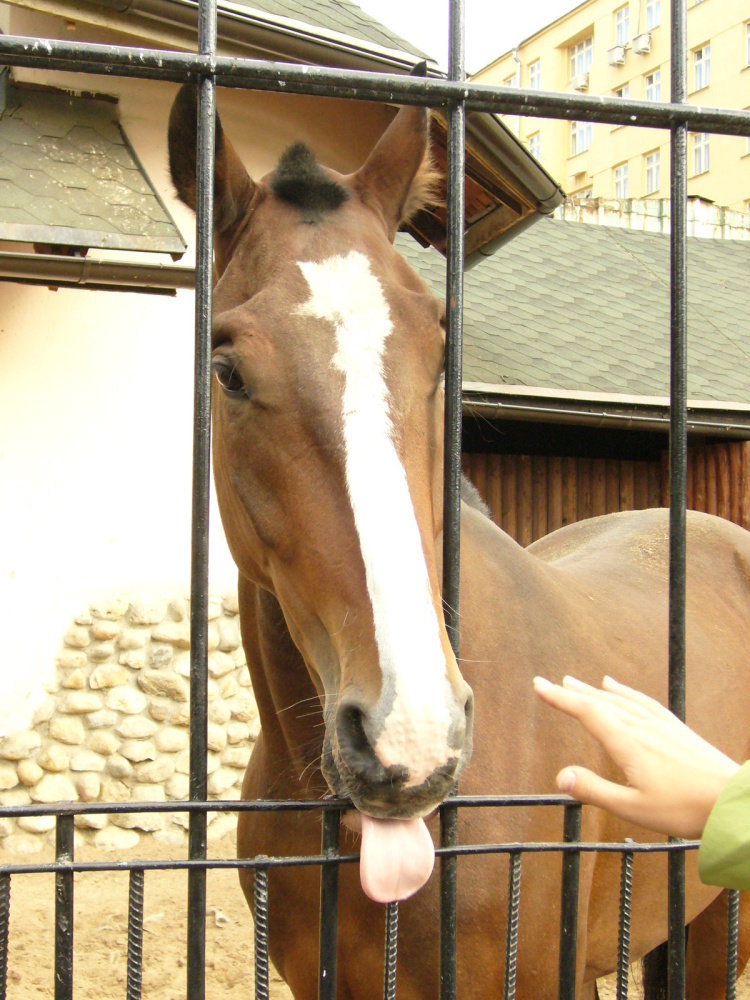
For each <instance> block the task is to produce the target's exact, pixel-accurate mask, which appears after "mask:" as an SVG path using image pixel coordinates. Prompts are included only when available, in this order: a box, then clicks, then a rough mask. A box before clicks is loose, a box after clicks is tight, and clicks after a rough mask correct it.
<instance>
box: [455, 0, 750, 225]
mask: <svg viewBox="0 0 750 1000" xmlns="http://www.w3.org/2000/svg"><path fill="white" fill-rule="evenodd" d="M688 2H689V7H688V11H687V42H688V65H687V100H688V102H689V103H691V104H696V105H702V106H703V107H712V106H713V107H724V108H737V109H749V108H750V5H748V0H703V2H700V0H699V2H693V0H688ZM669 45H670V4H669V0H631V2H630V3H624V4H623V3H621V2H618V0H586V2H585V3H582V4H580V5H579V6H578V7H576V8H575V9H574V10H572V11H570V13H568V14H565V15H564V16H562V17H560V18H558V19H557V20H556V21H553V22H552V23H551V24H548V25H546V26H545V27H544V28H541V29H540V30H539V31H538V32H537V33H536V34H534V35H532V36H531V37H530V38H527V39H525V40H524V41H523V42H521V43H520V44H519V45H518V47H517V48H516V49H512V50H511V51H510V52H506V53H505V55H502V56H500V57H499V58H498V59H496V60H495V61H494V62H492V63H490V64H489V65H488V66H486V67H485V68H484V69H482V70H480V71H479V72H478V73H477V74H475V76H474V77H473V79H474V81H475V82H477V83H493V84H495V85H506V86H516V87H526V88H532V89H538V90H546V91H563V92H564V91H569V92H570V93H589V94H597V95H604V96H616V97H629V98H631V99H633V100H653V101H668V100H669V99H670V58H669ZM506 123H507V124H509V125H510V126H511V127H512V128H514V129H515V130H516V132H517V133H518V135H519V136H520V138H521V139H522V140H523V141H524V142H525V143H526V144H527V145H528V147H529V149H530V151H531V152H532V153H533V154H534V156H536V158H537V159H538V160H540V162H541V163H542V164H543V165H544V167H545V168H546V169H547V170H548V171H549V172H550V173H551V174H552V176H553V177H555V178H556V179H557V180H558V181H559V182H560V184H561V185H562V187H563V188H564V189H565V191H566V192H567V193H568V194H569V195H576V196H586V195H591V196H592V197H601V198H646V197H652V198H665V197H669V135H668V133H666V132H664V131H662V130H659V129H643V128H632V127H627V126H612V125H605V124H592V123H581V122H568V121H553V120H550V119H538V118H523V117H516V116H507V117H506ZM688 195H689V196H697V197H701V198H704V199H706V200H709V201H713V202H715V203H717V204H719V205H722V206H726V207H728V208H731V209H734V210H739V211H745V212H748V211H750V138H745V137H737V136H723V135H708V134H692V133H691V134H690V135H689V137H688Z"/></svg>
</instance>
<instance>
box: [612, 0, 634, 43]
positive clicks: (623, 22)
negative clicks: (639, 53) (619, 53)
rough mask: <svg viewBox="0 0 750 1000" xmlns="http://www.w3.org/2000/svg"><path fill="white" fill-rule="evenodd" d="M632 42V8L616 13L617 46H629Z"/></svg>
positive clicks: (621, 9)
mask: <svg viewBox="0 0 750 1000" xmlns="http://www.w3.org/2000/svg"><path fill="white" fill-rule="evenodd" d="M629 40H630V8H629V7H627V6H626V7H620V9H619V10H616V11H615V45H627V43H628V41H629Z"/></svg>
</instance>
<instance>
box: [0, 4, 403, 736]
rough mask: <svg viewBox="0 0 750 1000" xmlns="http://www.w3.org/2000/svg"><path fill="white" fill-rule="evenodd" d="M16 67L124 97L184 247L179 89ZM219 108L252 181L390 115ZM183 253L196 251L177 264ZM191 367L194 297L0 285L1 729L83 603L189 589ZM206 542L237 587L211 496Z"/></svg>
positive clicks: (367, 142)
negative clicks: (176, 176)
mask: <svg viewBox="0 0 750 1000" xmlns="http://www.w3.org/2000/svg"><path fill="white" fill-rule="evenodd" d="M0 13H2V15H3V17H4V18H5V23H6V24H7V30H8V31H10V32H12V33H14V34H26V35H35V36H41V37H45V36H46V37H55V36H56V37H66V38H70V37H71V36H73V37H78V38H80V39H81V40H87V41H111V42H119V43H126V42H130V43H134V42H135V40H134V39H126V38H124V37H122V36H116V35H114V34H113V33H108V32H106V31H105V30H104V29H102V28H86V29H85V30H84V29H83V28H82V27H81V26H80V25H72V26H71V25H70V24H69V23H68V24H66V23H65V22H64V21H63V20H62V19H61V18H54V17H47V16H43V15H39V14H34V13H32V12H28V11H23V10H20V9H18V8H5V9H4V10H3V11H0ZM138 43H139V44H149V42H148V40H143V39H141V40H138ZM14 75H15V77H16V79H18V80H30V81H35V82H38V83H45V84H50V85H53V86H57V87H69V88H70V89H73V90H78V91H89V92H99V93H105V94H115V95H117V96H118V97H119V99H120V114H121V121H122V124H123V126H124V128H125V130H126V132H127V135H128V138H129V140H130V142H131V144H132V145H133V147H134V148H135V150H136V152H137V154H138V156H139V158H140V159H141V162H142V163H143V164H144V166H145V168H146V171H147V172H148V174H149V176H150V177H151V179H152V181H153V182H154V184H155V185H156V187H157V189H158V190H159V193H160V195H161V196H162V198H163V199H164V200H165V202H166V203H167V205H168V207H169V209H170V211H171V212H172V214H173V216H174V218H175V220H176V221H177V223H178V226H179V227H180V229H181V231H182V233H183V235H184V236H185V238H186V240H187V241H188V242H189V243H190V244H193V243H194V235H193V219H192V215H191V213H190V212H189V211H188V210H187V209H185V208H184V207H183V206H182V205H180V204H179V203H178V202H177V201H176V200H175V198H174V197H173V195H172V187H171V183H170V181H169V178H168V171H167V154H166V123H167V118H168V114H169V107H170V105H171V101H172V98H173V96H174V93H175V91H176V86H175V85H172V84H162V83H150V82H139V81H136V80H125V79H117V78H115V77H103V76H102V77H99V76H91V75H86V76H76V75H74V74H68V73H42V72H37V71H29V70H18V71H16V72H15V73H14ZM219 107H220V110H221V112H222V120H223V123H224V127H225V129H226V131H227V133H228V134H229V135H230V136H231V137H232V139H233V141H234V143H235V145H236V146H237V147H238V149H239V151H240V153H241V154H242V155H243V156H244V157H245V159H246V162H247V164H248V167H249V169H250V170H251V172H253V173H255V174H256V176H258V175H260V174H262V173H265V172H266V171H267V170H269V169H271V168H272V166H273V164H274V163H275V161H276V159H277V157H278V155H279V153H280V152H281V150H282V149H283V148H284V147H285V146H286V145H287V144H288V143H289V142H291V141H294V140H296V139H303V140H306V141H308V142H309V143H310V145H311V146H312V147H313V148H314V150H315V151H316V153H317V154H318V155H319V156H320V158H321V159H322V160H324V161H325V162H327V163H329V164H330V165H331V166H334V167H336V168H338V169H340V170H349V169H352V168H354V167H355V166H356V165H358V163H359V162H361V160H362V159H363V158H364V157H365V155H366V153H367V151H368V150H369V148H370V147H371V145H372V143H373V140H374V137H375V136H377V134H379V132H380V130H381V128H382V127H384V126H385V123H386V121H387V117H386V112H385V111H384V109H383V108H380V107H375V106H370V105H363V104H348V103H346V102H342V101H325V100H322V99H309V98H298V97H289V96H285V95H279V94H251V93H248V92H244V91H231V92H227V91H223V92H221V93H220V96H219ZM3 248H4V249H29V248H21V247H13V248H10V247H8V246H7V245H5V247H3ZM91 256H105V254H104V252H102V251H91ZM136 256H137V257H138V259H139V260H144V261H145V260H148V259H151V260H159V261H162V262H163V261H165V260H166V259H167V258H164V257H163V256H151V257H150V258H149V257H148V256H147V255H136ZM193 259H194V256H193V252H192V247H191V250H190V251H189V252H188V254H187V255H186V256H185V258H184V259H183V261H182V263H186V264H187V263H192V261H193ZM192 365H193V295H192V293H191V292H179V293H178V294H177V296H176V297H164V296H152V295H141V294H135V293H120V292H91V291H88V290H83V289H81V290H66V289H60V290H58V291H51V290H49V289H47V288H38V287H32V286H26V285H20V284H13V283H0V524H1V525H2V544H1V545H0V551H1V552H2V558H1V559H0V609H2V610H1V613H0V618H1V619H2V627H1V628H0V736H1V735H3V734H5V733H8V732H11V731H13V730H15V729H18V728H22V727H24V726H25V725H26V724H27V722H28V719H29V717H30V716H31V714H32V713H33V710H34V707H35V705H36V704H37V702H38V701H40V700H41V698H42V697H43V695H44V685H45V682H46V681H47V680H48V679H49V678H50V677H51V676H52V675H53V672H54V667H55V658H56V655H57V653H58V650H59V648H60V642H61V638H62V635H63V632H64V630H65V628H66V627H67V625H68V623H69V622H70V620H71V618H72V617H73V616H75V614H76V613H77V612H78V611H79V610H80V609H81V608H84V607H86V606H87V605H88V603H89V602H90V601H92V600H95V599H97V598H99V597H100V596H101V597H102V598H104V597H108V596H113V595H119V596H122V597H125V598H127V596H128V594H129V593H131V592H135V591H136V590H137V591H138V593H140V594H143V592H144V589H146V590H153V592H154V593H164V592H167V593H169V594H174V593H175V592H183V593H186V592H187V591H188V588H189V558H190V557H189V542H190V513H191V467H190V466H191V453H192ZM210 542H211V571H210V574H211V582H210V586H211V590H212V592H213V593H222V592H224V591H227V590H231V589H233V588H234V586H235V585H236V572H235V569H234V566H233V563H232V560H231V557H230V555H229V552H228V550H227V547H226V543H225V541H224V537H223V533H222V531H221V526H220V522H219V516H218V510H217V508H216V504H215V502H213V506H212V510H211V540H210Z"/></svg>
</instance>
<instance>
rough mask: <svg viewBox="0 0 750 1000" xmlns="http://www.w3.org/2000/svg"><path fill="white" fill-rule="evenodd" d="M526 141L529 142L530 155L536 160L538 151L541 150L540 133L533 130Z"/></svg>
mask: <svg viewBox="0 0 750 1000" xmlns="http://www.w3.org/2000/svg"><path fill="white" fill-rule="evenodd" d="M528 143H529V152H530V153H531V155H532V156H533V157H534V159H535V160H538V159H539V153H540V152H541V149H542V139H541V136H540V134H539V133H538V132H535V133H534V134H533V135H530V136H529V138H528Z"/></svg>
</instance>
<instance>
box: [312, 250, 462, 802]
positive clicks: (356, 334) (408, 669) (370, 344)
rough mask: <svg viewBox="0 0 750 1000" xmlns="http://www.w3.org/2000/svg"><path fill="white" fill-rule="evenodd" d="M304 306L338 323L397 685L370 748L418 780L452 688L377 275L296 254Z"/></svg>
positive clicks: (382, 638)
mask: <svg viewBox="0 0 750 1000" xmlns="http://www.w3.org/2000/svg"><path fill="white" fill-rule="evenodd" d="M299 267H300V269H301V271H302V273H303V275H304V276H305V279H306V281H307V283H308V285H309V286H310V292H311V295H310V298H309V299H308V301H307V302H306V303H304V304H303V305H302V306H300V307H299V310H298V311H299V312H300V313H301V314H304V315H310V316H315V317H317V318H319V319H326V320H328V321H330V322H331V323H332V324H333V327H334V330H335V332H336V348H337V349H336V353H335V354H334V356H333V358H332V360H331V364H332V365H333V366H334V367H335V368H337V369H338V370H339V371H341V372H343V374H344V393H343V398H342V415H343V425H344V443H345V449H346V481H347V488H348V492H349V498H350V502H351V505H352V510H353V512H354V522H355V525H356V528H357V533H358V535H359V542H360V547H361V551H362V558H363V560H364V565H365V574H366V580H367V589H368V593H369V596H370V601H371V602H372V610H373V617H374V622H375V639H376V642H377V647H378V653H379V657H380V669H381V672H382V675H383V682H384V683H383V691H384V693H385V694H386V696H387V694H388V693H389V690H390V691H392V692H393V693H394V694H395V699H394V701H393V705H392V707H391V709H390V712H389V713H388V716H387V717H386V719H385V720H384V726H383V730H382V732H381V735H380V736H379V738H378V742H377V745H376V746H375V752H376V753H377V755H378V757H379V759H380V761H381V762H382V763H383V764H384V765H386V766H388V765H390V764H401V765H403V766H405V767H407V768H408V769H409V772H410V775H409V779H408V782H407V784H408V785H418V784H421V783H422V782H423V781H424V780H425V778H427V777H428V776H429V775H430V774H431V773H432V772H433V771H434V770H435V768H436V767H439V766H441V765H442V764H445V763H446V761H447V760H448V759H449V758H451V757H454V756H456V751H455V750H453V749H451V747H450V746H449V745H448V731H449V728H450V724H451V717H450V712H449V710H448V705H449V704H450V702H451V701H452V692H451V690H450V685H449V683H448V679H447V676H446V669H445V668H446V664H445V655H444V653H443V649H442V645H441V642H440V631H439V627H438V622H437V618H436V615H435V609H434V607H433V603H432V595H431V591H430V583H429V578H428V575H427V567H426V565H425V560H424V553H423V551H422V544H421V539H420V535H419V528H418V526H417V520H416V517H415V514H414V508H413V505H412V502H411V496H410V494H409V487H408V485H407V480H406V473H405V471H404V467H403V465H402V463H401V460H400V459H399V456H398V453H397V451H396V448H395V445H394V441H393V425H392V423H391V417H390V412H389V402H388V386H387V385H386V382H385V376H384V370H383V356H384V353H385V345H386V341H387V339H388V337H389V336H390V334H391V332H392V330H393V325H392V323H391V317H390V312H389V309H388V303H387V302H386V300H385V297H384V295H383V290H382V288H381V286H380V282H379V281H378V279H377V278H376V277H375V275H374V274H373V273H372V271H371V270H370V263H369V261H368V259H367V258H366V257H365V256H364V255H363V254H361V253H358V252H356V251H352V252H350V253H349V254H348V255H347V256H346V257H332V258H330V259H329V260H326V261H323V262H322V263H320V264H317V263H314V262H312V261H301V262H300V263H299Z"/></svg>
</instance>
